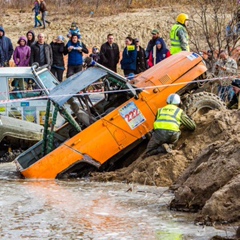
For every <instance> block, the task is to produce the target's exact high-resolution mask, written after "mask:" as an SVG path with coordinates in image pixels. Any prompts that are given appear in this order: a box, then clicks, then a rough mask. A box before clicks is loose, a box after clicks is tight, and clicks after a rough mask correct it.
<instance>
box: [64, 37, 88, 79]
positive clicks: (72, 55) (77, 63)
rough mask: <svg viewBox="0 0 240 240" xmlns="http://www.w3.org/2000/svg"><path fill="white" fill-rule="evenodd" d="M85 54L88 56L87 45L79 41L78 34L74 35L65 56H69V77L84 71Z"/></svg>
mask: <svg viewBox="0 0 240 240" xmlns="http://www.w3.org/2000/svg"><path fill="white" fill-rule="evenodd" d="M83 53H86V54H88V49H87V47H86V45H85V44H84V43H83V42H82V41H81V40H80V39H78V35H77V34H76V33H74V34H72V36H71V39H70V40H69V41H68V43H67V45H66V48H65V55H66V54H68V69H67V77H70V76H72V75H73V74H75V73H77V72H80V71H82V65H83Z"/></svg>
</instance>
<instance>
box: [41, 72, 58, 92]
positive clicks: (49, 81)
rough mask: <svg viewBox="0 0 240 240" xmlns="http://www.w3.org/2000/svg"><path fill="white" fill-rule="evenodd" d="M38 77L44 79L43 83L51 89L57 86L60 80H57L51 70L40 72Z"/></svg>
mask: <svg viewBox="0 0 240 240" xmlns="http://www.w3.org/2000/svg"><path fill="white" fill-rule="evenodd" d="M38 77H39V78H40V80H41V81H42V83H43V85H44V86H45V87H46V88H47V89H48V90H49V91H51V90H52V89H53V88H54V87H56V86H57V85H58V84H59V82H58V81H57V80H56V78H55V77H54V76H53V75H52V74H51V73H50V72H49V71H44V72H41V73H39V74H38Z"/></svg>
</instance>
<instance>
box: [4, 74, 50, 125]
mask: <svg viewBox="0 0 240 240" xmlns="http://www.w3.org/2000/svg"><path fill="white" fill-rule="evenodd" d="M7 85H8V100H9V101H8V102H7V116H9V117H14V118H17V119H21V120H26V121H29V122H33V123H38V124H42V125H43V124H44V118H45V112H46V102H47V100H44V99H42V96H44V95H45V93H44V91H43V90H42V88H41V86H40V85H39V84H38V82H37V81H36V79H35V78H34V77H7Z"/></svg>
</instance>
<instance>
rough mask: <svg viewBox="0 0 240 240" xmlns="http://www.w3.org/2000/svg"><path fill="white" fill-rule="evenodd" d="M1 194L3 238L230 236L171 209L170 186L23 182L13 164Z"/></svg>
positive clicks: (6, 169)
mask: <svg viewBox="0 0 240 240" xmlns="http://www.w3.org/2000/svg"><path fill="white" fill-rule="evenodd" d="M14 174H15V175H14ZM0 196H1V200H0V207H1V215H0V222H1V225H0V230H1V231H0V232H1V233H0V236H1V239H98V240H105V239H106V240H109V239H124V240H125V239H126V240H127V239H148V240H150V239H161V240H164V239H174V240H178V239H179V240H180V239H187V240H189V239H204V240H206V239H209V238H210V237H211V236H213V235H216V234H217V233H218V234H220V235H222V236H225V235H226V233H225V232H224V231H220V230H216V229H214V228H210V227H205V228H203V227H199V226H194V225H193V224H192V222H193V219H194V215H193V214H183V213H179V212H170V211H168V209H167V205H168V203H169V202H170V200H171V198H172V194H171V193H170V192H168V191H167V189H166V188H156V187H149V186H139V185H126V184H116V183H96V182H95V183H90V182H84V181H72V180H71V181H58V180H56V181H31V180H30V181H29V180H21V179H19V177H18V175H16V172H15V166H14V165H13V164H12V163H8V164H2V165H0ZM169 234H172V235H169Z"/></svg>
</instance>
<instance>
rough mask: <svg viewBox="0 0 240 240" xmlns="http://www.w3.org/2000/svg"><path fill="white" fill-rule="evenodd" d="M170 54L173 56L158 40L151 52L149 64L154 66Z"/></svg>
mask: <svg viewBox="0 0 240 240" xmlns="http://www.w3.org/2000/svg"><path fill="white" fill-rule="evenodd" d="M169 56H171V54H170V51H169V50H168V49H167V48H166V47H165V45H163V44H162V43H161V42H160V41H157V42H156V45H155V46H154V47H153V50H152V51H151V52H150V55H149V60H148V65H149V67H152V66H154V65H155V64H157V63H159V62H161V61H162V60H164V59H165V58H167V57H169Z"/></svg>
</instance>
